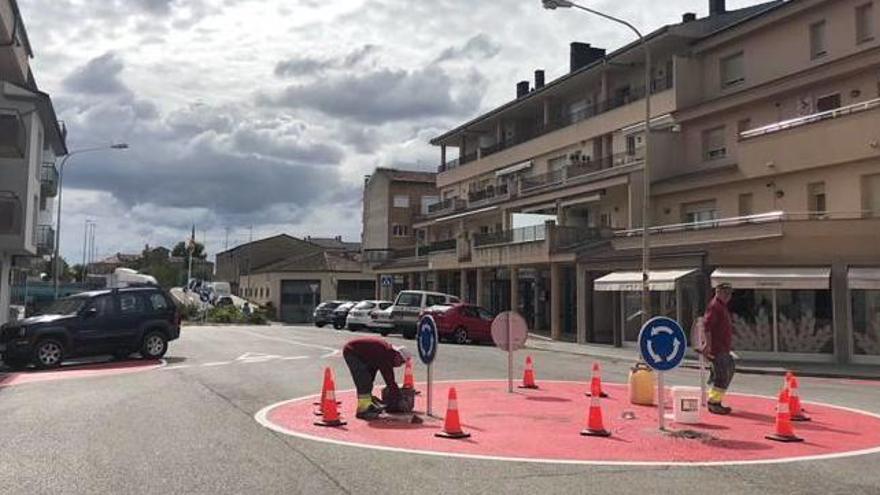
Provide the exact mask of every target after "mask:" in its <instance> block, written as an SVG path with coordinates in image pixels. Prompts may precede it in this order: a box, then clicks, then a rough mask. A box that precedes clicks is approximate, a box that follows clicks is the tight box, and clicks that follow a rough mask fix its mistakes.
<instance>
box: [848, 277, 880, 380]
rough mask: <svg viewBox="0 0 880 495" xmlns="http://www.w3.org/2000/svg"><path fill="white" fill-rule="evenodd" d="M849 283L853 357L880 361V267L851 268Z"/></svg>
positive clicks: (859, 359) (865, 360)
mask: <svg viewBox="0 0 880 495" xmlns="http://www.w3.org/2000/svg"><path fill="white" fill-rule="evenodd" d="M847 283H848V287H849V307H850V316H851V329H852V339H853V340H852V350H853V356H852V361H853V362H855V363H861V364H880V268H850V269H849V272H848V274H847Z"/></svg>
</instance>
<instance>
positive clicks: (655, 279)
mask: <svg viewBox="0 0 880 495" xmlns="http://www.w3.org/2000/svg"><path fill="white" fill-rule="evenodd" d="M695 271H696V270H655V271H652V272H650V275H649V276H648V279H649V283H650V287H651V290H656V291H672V290H675V282H676V281H677V280H678V279H680V278H682V277H685V276H687V275H690V274H691V273H694V272H695ZM593 290H598V291H603V292H630V291H635V292H638V291H641V290H642V272H614V273H609V274H608V275H605V276H604V277H601V278H597V279H596V280H595V281H593Z"/></svg>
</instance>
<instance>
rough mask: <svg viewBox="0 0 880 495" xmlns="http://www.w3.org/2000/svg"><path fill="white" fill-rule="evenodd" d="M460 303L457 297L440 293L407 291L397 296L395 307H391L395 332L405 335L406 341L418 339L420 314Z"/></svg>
mask: <svg viewBox="0 0 880 495" xmlns="http://www.w3.org/2000/svg"><path fill="white" fill-rule="evenodd" d="M458 302H460V301H459V299H458V298H457V297H455V296H450V295H449V294H441V293H440V292H425V291H420V290H405V291H402V292H401V293H400V294H398V295H397V299H395V300H394V305H393V306H391V319H392V321H393V322H394V328H395V330H397V331H399V332H400V333H401V334H403V337H404V338H406V339H414V338H415V337H416V326H417V325H418V323H419V314H420V313H421V312H422V310H423V309H425V308H427V307H429V306H444V305H445V306H451V305H453V304H456V303H458Z"/></svg>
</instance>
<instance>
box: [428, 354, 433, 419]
mask: <svg viewBox="0 0 880 495" xmlns="http://www.w3.org/2000/svg"><path fill="white" fill-rule="evenodd" d="M433 367H434V366H433V365H432V364H429V365H428V416H430V417H434V408H433V404H434V373H433V370H432V368H433Z"/></svg>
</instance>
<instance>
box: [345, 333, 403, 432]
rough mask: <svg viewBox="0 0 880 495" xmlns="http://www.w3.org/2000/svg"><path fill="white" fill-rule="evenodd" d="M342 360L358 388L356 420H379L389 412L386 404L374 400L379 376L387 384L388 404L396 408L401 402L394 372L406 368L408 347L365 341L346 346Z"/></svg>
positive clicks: (372, 340)
mask: <svg viewBox="0 0 880 495" xmlns="http://www.w3.org/2000/svg"><path fill="white" fill-rule="evenodd" d="M342 356H343V358H345V364H347V365H348V370H349V371H350V372H351V378H352V380H353V381H354V385H355V387H356V388H357V394H358V405H357V414H356V415H355V416H356V417H357V418H358V419H365V420H371V419H376V418H377V417H379V415H380V414H382V412H383V411H384V409H385V406H384V404H383V403H381V402H380V401H379V400H378V399H376V398H375V397H373V382H374V381H375V379H376V372H379V373H381V374H382V378H383V379H384V380H385V386H386V388H387V392H386V400H387V402H388V403H389V404H396V403H398V402H399V401H400V388H399V387H398V386H397V381H396V380H395V377H394V368H397V367H399V366H403V365H404V363H406V360H407V359H409V358H410V357H411V354H410V352H409V351H408V350H407V349H406V348H405V347H402V346H400V347H395V346H392V345H391V344H389V343H388V342H387V341H385V340H383V339H378V338H373V337H365V338H360V339H354V340H350V341H349V342H348V343H347V344H345V347H344V348H343V349H342Z"/></svg>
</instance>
